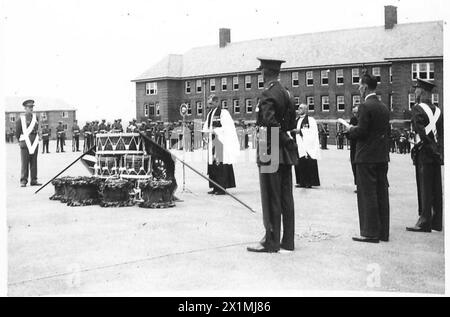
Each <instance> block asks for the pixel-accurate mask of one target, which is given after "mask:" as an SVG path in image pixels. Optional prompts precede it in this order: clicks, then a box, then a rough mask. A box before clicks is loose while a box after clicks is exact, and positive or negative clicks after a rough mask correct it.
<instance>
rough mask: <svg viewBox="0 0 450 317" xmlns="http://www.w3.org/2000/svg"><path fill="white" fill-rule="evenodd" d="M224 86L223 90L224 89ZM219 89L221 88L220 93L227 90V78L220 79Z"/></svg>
mask: <svg viewBox="0 0 450 317" xmlns="http://www.w3.org/2000/svg"><path fill="white" fill-rule="evenodd" d="M224 86H225V89H224ZM220 87H221V88H222V91H227V89H228V78H227V77H222V79H221V80H220Z"/></svg>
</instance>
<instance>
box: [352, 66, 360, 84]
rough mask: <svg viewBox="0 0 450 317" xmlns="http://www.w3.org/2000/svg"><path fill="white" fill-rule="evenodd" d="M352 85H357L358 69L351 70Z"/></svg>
mask: <svg viewBox="0 0 450 317" xmlns="http://www.w3.org/2000/svg"><path fill="white" fill-rule="evenodd" d="M352 83H353V84H358V83H359V69H358V68H352Z"/></svg>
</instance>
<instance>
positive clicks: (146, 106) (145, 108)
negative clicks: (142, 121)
mask: <svg viewBox="0 0 450 317" xmlns="http://www.w3.org/2000/svg"><path fill="white" fill-rule="evenodd" d="M144 117H148V104H144Z"/></svg>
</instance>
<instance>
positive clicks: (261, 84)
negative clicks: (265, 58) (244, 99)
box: [258, 75, 264, 89]
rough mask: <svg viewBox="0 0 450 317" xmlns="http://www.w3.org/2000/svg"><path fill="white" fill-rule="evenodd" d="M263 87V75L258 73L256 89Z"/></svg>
mask: <svg viewBox="0 0 450 317" xmlns="http://www.w3.org/2000/svg"><path fill="white" fill-rule="evenodd" d="M263 88H264V78H263V75H258V89H263Z"/></svg>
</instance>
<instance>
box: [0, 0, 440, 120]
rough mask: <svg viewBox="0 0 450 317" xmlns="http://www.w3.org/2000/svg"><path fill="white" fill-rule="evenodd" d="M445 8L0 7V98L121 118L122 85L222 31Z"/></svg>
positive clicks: (44, 0) (168, 1) (86, 116)
mask: <svg viewBox="0 0 450 317" xmlns="http://www.w3.org/2000/svg"><path fill="white" fill-rule="evenodd" d="M0 1H1V0H0ZM446 2H448V1H444V0H391V1H385V0H372V1H370V2H369V1H366V0H364V1H362V0H359V1H354V0H341V1H325V0H314V1H300V0H296V1H290V0H289V1H288V0H278V1H274V0H271V1H267V0H250V1H249V0H245V1H244V0H228V1H224V0H221V1H218V0H207V1H206V0H190V1H177V0H165V1H161V0H159V1H153V0H127V1H118V0H109V1H106V0H95V1H88V0H64V1H56V0H52V1H50V0H39V1H33V0H3V2H2V7H1V8H0V12H1V13H0V14H1V18H2V32H1V33H2V34H3V43H1V51H2V52H1V53H2V54H3V58H2V61H3V65H1V69H2V70H1V76H2V88H3V94H4V96H14V95H17V96H25V95H26V96H45V97H55V98H61V99H63V100H65V101H66V102H67V103H69V104H71V105H73V106H75V107H76V108H77V109H78V113H77V115H78V119H79V120H80V121H85V120H92V119H101V118H106V119H107V120H112V119H114V118H118V117H120V118H123V119H124V120H129V119H131V118H132V117H135V84H134V83H131V80H132V79H134V78H135V77H137V76H138V75H139V74H141V73H143V72H144V71H145V70H146V69H147V68H149V67H150V66H152V65H153V64H155V63H157V62H158V61H159V60H160V59H162V58H163V57H164V56H165V55H167V54H169V53H179V54H182V53H184V52H186V51H187V50H189V49H190V48H193V47H197V46H205V45H216V44H218V33H219V32H218V29H219V28H221V27H226V28H230V29H231V41H232V42H236V41H245V40H252V39H259V38H267V37H272V36H284V35H289V34H300V33H310V32H318V31H326V30H336V29H347V28H356V27H367V26H379V25H384V6H385V5H388V4H392V5H395V6H397V7H398V9H397V13H398V23H409V22H420V21H435V20H447V16H444V14H447V11H448V5H447V4H446ZM343 45H346V43H343ZM374 45H376V43H374ZM330 53H332V52H330ZM35 109H36V110H39V105H37V107H36V108H35Z"/></svg>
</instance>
